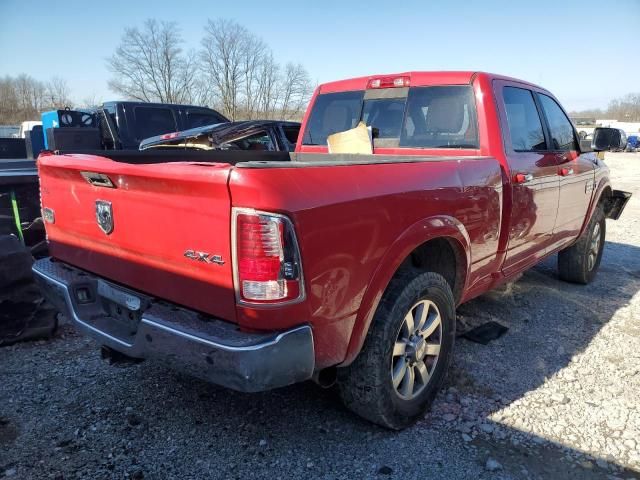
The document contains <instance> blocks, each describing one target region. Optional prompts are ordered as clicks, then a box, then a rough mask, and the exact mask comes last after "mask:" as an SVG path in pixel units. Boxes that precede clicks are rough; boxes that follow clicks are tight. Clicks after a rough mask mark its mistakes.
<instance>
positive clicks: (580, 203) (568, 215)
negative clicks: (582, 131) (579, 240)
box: [537, 93, 595, 248]
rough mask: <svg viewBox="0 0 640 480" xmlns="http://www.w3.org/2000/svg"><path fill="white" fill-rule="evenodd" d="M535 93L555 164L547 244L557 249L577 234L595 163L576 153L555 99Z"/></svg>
mask: <svg viewBox="0 0 640 480" xmlns="http://www.w3.org/2000/svg"><path fill="white" fill-rule="evenodd" d="M537 95H538V101H539V103H540V106H541V108H542V112H543V113H544V116H545V117H546V121H547V125H548V127H549V134H550V137H551V150H552V152H553V154H554V155H555V159H556V163H557V165H558V175H559V181H560V197H559V206H558V215H557V217H556V222H555V226H554V229H553V245H552V246H551V248H558V247H560V246H562V245H563V244H566V243H568V242H570V241H571V240H573V239H574V238H575V237H577V236H578V234H579V233H580V230H581V228H582V224H583V223H584V219H585V216H586V214H587V209H588V208H589V204H590V202H591V196H592V193H593V182H594V175H595V171H594V167H595V165H594V163H593V153H589V154H582V155H581V154H580V152H579V143H578V139H577V136H576V133H575V131H574V128H573V125H572V124H571V121H570V120H569V118H568V117H567V115H566V114H565V113H564V111H563V110H562V108H561V107H560V105H559V104H558V102H556V101H555V100H554V99H553V98H551V97H550V96H548V95H545V94H543V93H538V94H537Z"/></svg>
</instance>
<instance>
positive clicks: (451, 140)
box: [34, 72, 629, 429]
mask: <svg viewBox="0 0 640 480" xmlns="http://www.w3.org/2000/svg"><path fill="white" fill-rule="evenodd" d="M359 122H364V123H365V124H366V125H367V126H369V127H371V135H372V143H373V154H370V155H369V154H366V155H356V154H338V153H333V154H330V153H328V151H327V137H328V136H329V135H331V134H333V133H336V132H341V131H346V130H349V129H351V128H353V127H355V126H356V125H358V124H359ZM609 133H610V132H609ZM297 145H298V146H297V149H296V152H295V153H293V154H288V153H286V154H284V155H280V156H275V157H274V156H273V155H272V156H269V155H267V154H266V153H263V152H254V154H253V156H246V155H244V154H246V153H247V152H217V151H212V152H204V153H203V152H197V153H193V152H170V153H167V152H153V151H151V152H139V153H136V154H128V156H124V157H123V156H118V154H112V153H111V152H104V153H103V154H100V155H97V154H96V155H86V154H85V155H79V154H62V153H57V154H56V153H53V152H46V153H44V154H42V155H41V156H40V158H39V161H38V168H39V174H40V182H41V196H42V208H43V217H44V219H45V223H46V229H47V234H48V241H49V247H50V251H51V255H52V256H51V258H47V259H43V260H40V261H37V262H36V263H35V265H34V272H35V275H36V277H37V278H38V280H39V282H40V283H41V285H42V287H43V289H44V290H45V291H46V292H47V295H48V297H49V298H50V300H51V301H52V302H54V303H55V304H56V305H57V306H58V307H59V308H60V309H62V310H63V311H65V312H66V313H67V314H68V315H69V316H70V318H72V319H73V321H74V323H75V324H76V325H77V326H78V327H79V328H80V329H82V330H83V331H85V332H86V333H87V334H89V335H91V336H93V337H95V338H96V339H97V340H98V342H99V343H100V344H101V345H102V346H103V351H104V352H106V354H108V355H112V356H113V355H126V356H127V357H133V358H136V359H142V358H149V357H156V358H160V359H161V360H162V361H164V362H166V363H167V364H170V365H175V366H176V367H179V368H182V369H184V370H185V371H186V372H188V373H191V374H194V375H197V376H200V377H203V378H205V379H208V380H210V381H212V382H215V383H217V384H220V385H224V386H226V387H229V388H232V389H236V390H241V391H260V390H266V389H270V388H276V387H281V386H284V385H288V384H292V383H294V382H301V381H304V380H307V379H311V378H313V379H315V380H316V381H318V382H319V383H321V384H324V385H329V384H332V383H333V382H337V385H338V388H339V391H340V393H341V396H342V398H343V399H344V402H345V404H346V405H347V406H348V407H349V408H350V409H352V410H353V411H354V412H356V413H358V414H359V415H361V416H363V417H365V418H367V419H369V420H371V421H373V422H376V423H378V424H381V425H383V426H386V427H389V428H395V429H398V428H403V427H405V426H407V425H410V424H411V423H412V422H413V421H415V420H416V419H417V418H419V417H420V416H421V415H422V414H423V413H424V411H425V410H426V409H427V408H428V406H429V403H430V402H431V400H432V399H433V397H434V396H435V394H436V392H437V390H438V388H439V385H440V384H441V382H442V380H443V378H444V376H445V373H446V370H447V367H448V365H449V362H450V360H451V357H452V349H453V344H454V337H455V328H456V317H455V310H456V306H457V305H459V304H460V303H462V302H465V301H467V300H469V299H471V298H473V297H475V296H477V295H480V294H482V293H483V292H486V291H487V290H489V289H491V288H493V287H495V286H496V285H499V284H501V283H504V282H507V281H509V280H513V279H515V278H517V277H518V275H520V274H521V273H522V272H523V271H524V270H526V269H527V268H529V267H531V266H533V265H535V264H536V263H537V262H539V261H540V260H541V259H543V258H545V257H548V256H549V255H553V254H556V253H557V254H558V268H559V275H560V277H561V278H562V279H564V280H568V281H571V282H578V283H587V282H589V281H591V280H592V279H593V277H594V275H595V274H596V271H597V270H598V266H599V263H600V259H601V256H602V251H603V247H604V240H605V218H618V217H619V215H620V213H621V212H622V209H623V208H624V206H625V204H626V201H627V200H628V198H629V194H627V193H625V192H620V191H616V190H613V189H612V187H611V186H610V182H609V177H608V169H607V167H606V166H605V165H604V163H603V162H602V161H601V160H599V159H598V158H597V156H596V154H595V153H594V152H593V151H592V149H591V148H588V147H587V146H581V145H580V142H579V139H578V135H577V132H576V130H575V128H574V127H573V125H572V124H571V122H570V121H569V119H568V118H567V115H566V113H565V112H564V110H563V109H562V107H561V106H560V104H559V103H558V101H557V100H556V99H555V98H554V97H553V95H551V94H550V93H549V92H548V91H546V90H544V89H542V88H540V87H538V86H535V85H532V84H530V83H527V82H523V81H520V80H515V79H513V78H507V77H503V76H497V75H491V74H487V73H477V72H476V73H474V72H410V73H403V74H398V75H385V76H370V77H362V78H354V79H350V80H344V81H339V82H333V83H327V84H324V85H321V86H319V87H318V89H317V90H316V92H315V94H314V96H313V98H312V100H311V102H310V106H309V108H308V110H307V113H306V115H305V118H304V122H303V125H302V129H301V133H300V137H299V139H298V144H297ZM593 146H594V147H595V148H594V149H595V150H606V149H609V148H616V147H618V145H616V140H615V138H614V137H613V136H611V135H608V130H606V129H603V130H602V131H600V132H598V133H597V134H596V135H595V138H594V141H593ZM161 153H162V156H161Z"/></svg>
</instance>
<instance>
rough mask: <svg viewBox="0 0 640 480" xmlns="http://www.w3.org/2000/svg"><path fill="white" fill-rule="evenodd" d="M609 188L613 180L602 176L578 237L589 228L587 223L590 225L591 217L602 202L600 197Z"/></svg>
mask: <svg viewBox="0 0 640 480" xmlns="http://www.w3.org/2000/svg"><path fill="white" fill-rule="evenodd" d="M607 188H608V189H609V190H611V182H610V181H609V179H608V178H601V179H600V183H599V184H598V187H597V188H596V193H595V194H594V195H593V198H592V199H591V204H590V205H589V209H588V210H587V215H586V216H585V218H584V223H583V224H582V228H581V229H580V235H578V238H579V237H580V236H581V235H582V232H584V230H585V228H587V225H589V222H590V221H591V217H592V216H593V212H594V211H595V209H596V207H597V206H598V204H599V203H600V199H601V198H602V195H603V194H604V191H605V190H606V189H607Z"/></svg>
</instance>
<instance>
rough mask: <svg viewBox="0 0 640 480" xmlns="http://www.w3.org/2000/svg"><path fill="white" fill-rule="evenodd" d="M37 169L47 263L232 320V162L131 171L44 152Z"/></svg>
mask: <svg viewBox="0 0 640 480" xmlns="http://www.w3.org/2000/svg"><path fill="white" fill-rule="evenodd" d="M38 169H39V173H40V182H41V191H42V193H41V195H42V206H43V208H46V209H51V210H52V211H53V216H54V222H53V223H47V225H46V227H47V235H48V238H49V243H50V250H51V254H52V256H53V257H54V258H57V259H60V260H62V261H64V262H67V263H69V264H71V265H75V266H77V267H79V268H82V269H84V270H87V271H90V272H92V273H95V274H97V275H100V276H103V277H105V278H107V279H110V280H112V281H115V282H118V283H121V284H123V285H126V286H129V287H131V288H133V289H136V290H139V291H142V292H145V293H148V294H151V295H154V296H157V297H159V298H162V299H166V300H169V301H172V302H175V303H178V304H181V305H184V306H186V307H190V308H193V309H195V310H199V311H202V312H205V313H208V314H211V315H214V316H217V317H219V318H222V319H224V320H228V321H235V299H234V298H235V297H234V292H233V282H232V278H233V277H232V273H231V251H230V247H229V228H230V227H229V226H230V200H229V192H228V189H227V180H228V177H229V171H230V169H231V166H230V165H228V164H222V163H211V164H190V163H164V164H154V165H132V164H124V163H118V162H114V161H112V160H110V159H108V158H104V157H99V156H93V155H49V156H43V157H41V158H40V160H39V162H38ZM82 172H91V173H99V174H102V175H103V176H106V177H108V179H109V180H110V181H111V182H112V183H113V188H110V187H108V186H98V185H93V184H91V183H89V181H88V180H87V179H85V178H84V177H83V175H82ZM100 183H103V182H100ZM98 205H102V209H103V210H105V209H106V210H109V209H110V210H111V215H112V221H113V229H112V231H111V232H110V233H107V232H105V230H104V229H103V228H101V227H100V225H99V222H98V218H97V216H96V213H97V212H96V211H97V208H98ZM105 205H106V206H105ZM103 214H105V213H104V211H103ZM106 214H107V215H108V212H107V213H106ZM200 253H204V254H207V255H206V256H204V257H203V256H202V255H200Z"/></svg>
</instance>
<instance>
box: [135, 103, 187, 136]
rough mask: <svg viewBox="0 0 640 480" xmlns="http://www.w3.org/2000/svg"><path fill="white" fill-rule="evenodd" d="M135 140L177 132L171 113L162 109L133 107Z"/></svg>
mask: <svg viewBox="0 0 640 480" xmlns="http://www.w3.org/2000/svg"><path fill="white" fill-rule="evenodd" d="M133 112H134V116H135V119H136V126H135V127H136V128H135V131H136V138H137V139H138V140H144V139H145V138H149V137H155V136H156V135H162V134H163V133H170V132H176V131H177V130H178V128H177V125H176V119H175V117H174V115H173V111H171V110H170V109H168V108H162V107H135V108H134V110H133Z"/></svg>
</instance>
